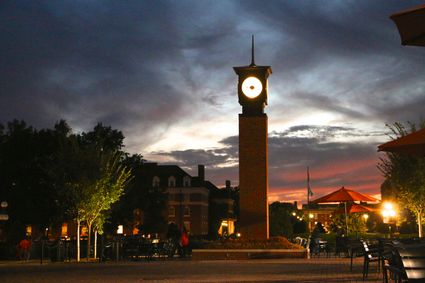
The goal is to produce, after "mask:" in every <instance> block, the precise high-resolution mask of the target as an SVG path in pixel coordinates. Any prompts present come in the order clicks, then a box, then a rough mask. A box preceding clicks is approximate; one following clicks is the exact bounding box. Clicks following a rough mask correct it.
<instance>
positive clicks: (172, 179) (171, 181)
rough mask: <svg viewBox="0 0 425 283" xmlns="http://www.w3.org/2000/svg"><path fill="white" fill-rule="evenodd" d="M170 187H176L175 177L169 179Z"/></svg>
mask: <svg viewBox="0 0 425 283" xmlns="http://www.w3.org/2000/svg"><path fill="white" fill-rule="evenodd" d="M168 186H169V187H175V186H176V178H175V177H174V176H170V177H169V178H168Z"/></svg>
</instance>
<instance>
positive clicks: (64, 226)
mask: <svg viewBox="0 0 425 283" xmlns="http://www.w3.org/2000/svg"><path fill="white" fill-rule="evenodd" d="M61 237H68V223H63V224H62V227H61Z"/></svg>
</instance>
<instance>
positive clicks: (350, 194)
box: [312, 187, 379, 235]
mask: <svg viewBox="0 0 425 283" xmlns="http://www.w3.org/2000/svg"><path fill="white" fill-rule="evenodd" d="M354 201H364V202H377V201H379V200H378V199H376V198H374V197H372V196H368V195H365V194H362V193H359V192H355V191H353V190H347V189H346V188H344V187H342V188H340V189H339V190H337V191H335V192H332V193H330V194H327V195H325V196H323V197H321V198H318V199H316V200H313V201H312V203H329V202H343V203H344V212H345V225H346V229H347V235H348V221H347V217H348V216H347V214H348V212H347V202H354Z"/></svg>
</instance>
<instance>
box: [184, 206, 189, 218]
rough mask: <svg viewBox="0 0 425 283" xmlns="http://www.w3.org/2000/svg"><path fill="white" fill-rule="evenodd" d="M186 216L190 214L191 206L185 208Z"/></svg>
mask: <svg viewBox="0 0 425 283" xmlns="http://www.w3.org/2000/svg"><path fill="white" fill-rule="evenodd" d="M184 216H190V207H188V206H186V207H185V208H184Z"/></svg>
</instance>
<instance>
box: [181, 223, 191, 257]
mask: <svg viewBox="0 0 425 283" xmlns="http://www.w3.org/2000/svg"><path fill="white" fill-rule="evenodd" d="M180 246H181V257H186V256H187V255H188V253H189V234H188V233H187V231H186V228H183V233H182V236H181V239H180Z"/></svg>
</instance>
